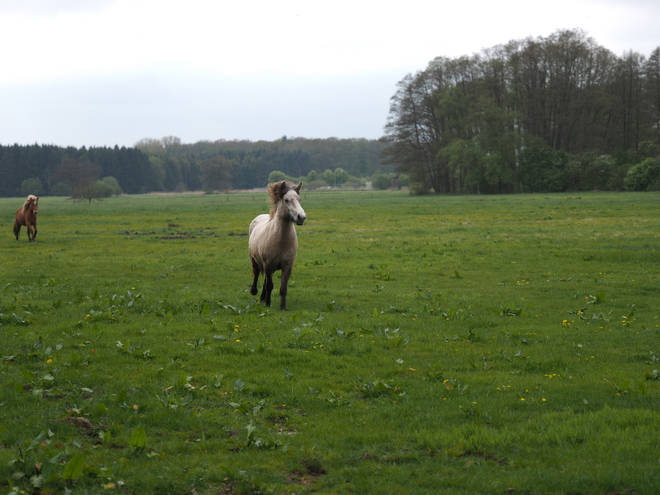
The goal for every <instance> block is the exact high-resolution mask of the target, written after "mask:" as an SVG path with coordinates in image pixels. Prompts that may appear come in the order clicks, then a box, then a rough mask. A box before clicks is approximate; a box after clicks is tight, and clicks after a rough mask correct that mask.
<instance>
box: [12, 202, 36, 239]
mask: <svg viewBox="0 0 660 495" xmlns="http://www.w3.org/2000/svg"><path fill="white" fill-rule="evenodd" d="M38 211H39V198H38V197H37V196H33V195H32V194H30V195H29V196H28V197H27V200H26V201H25V204H24V205H23V207H22V208H19V209H18V210H16V220H15V221H14V235H15V236H16V240H18V234H20V232H21V225H25V227H26V228H27V235H28V241H30V242H36V241H35V237H37V212H38Z"/></svg>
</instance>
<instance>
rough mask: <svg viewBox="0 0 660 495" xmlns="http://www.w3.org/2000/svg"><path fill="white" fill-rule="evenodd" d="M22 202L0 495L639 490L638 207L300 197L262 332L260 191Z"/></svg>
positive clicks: (646, 230)
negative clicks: (33, 218) (30, 221)
mask: <svg viewBox="0 0 660 495" xmlns="http://www.w3.org/2000/svg"><path fill="white" fill-rule="evenodd" d="M22 201H23V200H22V199H20V198H18V199H6V198H2V199H0V210H1V211H3V212H4V213H3V214H2V216H1V217H0V232H2V233H3V234H2V236H0V383H1V387H0V492H2V493H7V492H9V493H41V494H51V493H52V494H54V493H64V492H69V493H74V494H83V493H99V492H104V493H106V492H107V493H112V492H113V491H116V492H118V493H119V492H121V493H131V494H147V493H162V494H184V493H197V494H200V495H201V494H218V493H227V494H238V493H246V494H247V493H250V494H257V493H275V494H279V493H284V494H292V493H336V494H365V493H388V494H426V493H443V494H493V493H503V494H504V493H521V494H585V495H586V494H591V495H597V494H603V495H604V494H623V493H637V494H657V493H660V476H658V472H659V470H660V434H659V432H660V396H659V394H660V371H659V370H660V363H659V362H658V359H659V356H660V339H659V337H660V308H659V305H658V301H659V296H660V277H659V269H660V250H659V249H658V244H659V240H660V215H659V204H660V194H657V193H644V194H632V193H590V194H582V195H581V196H580V197H577V196H575V195H568V194H558V195H516V196H464V197H451V196H449V197H448V196H444V197H411V196H409V195H408V194H407V193H404V192H390V191H388V192H323V193H316V192H312V193H306V194H305V193H304V191H303V206H304V208H305V210H306V212H307V216H308V220H307V223H306V224H305V225H304V226H302V227H298V228H297V230H298V236H299V244H300V250H299V254H298V260H297V263H296V267H295V269H294V271H293V276H292V279H291V281H290V284H289V295H288V299H287V306H288V308H289V310H288V311H286V312H282V311H280V310H279V309H278V307H279V296H278V297H274V303H273V307H272V308H266V307H263V306H262V305H259V304H256V303H257V301H256V300H255V298H254V297H253V296H251V295H250V294H249V286H250V283H251V270H250V263H249V260H248V257H247V236H246V235H245V234H246V232H247V226H248V224H249V223H250V221H251V219H252V218H253V217H254V216H256V215H257V214H259V213H264V212H266V211H267V208H268V207H267V199H266V195H265V193H250V194H248V193H245V194H235V195H228V196H225V195H212V196H202V195H177V196H151V195H150V196H124V197H119V198H114V199H108V200H105V201H102V202H93V203H91V204H89V203H72V202H71V201H67V200H65V199H64V198H47V197H44V198H42V199H41V200H40V204H39V206H40V208H39V234H38V236H37V242H36V243H34V244H30V243H28V242H27V237H26V233H25V230H24V229H23V231H22V236H21V239H20V241H18V242H17V241H16V240H15V239H14V238H13V234H12V225H13V212H14V210H15V209H16V208H18V207H19V206H20V205H21V204H22ZM278 286H279V284H276V290H277V287H278ZM274 295H275V292H274Z"/></svg>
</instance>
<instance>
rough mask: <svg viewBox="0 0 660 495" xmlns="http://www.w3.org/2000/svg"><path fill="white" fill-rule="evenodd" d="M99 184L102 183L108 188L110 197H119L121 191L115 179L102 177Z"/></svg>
mask: <svg viewBox="0 0 660 495" xmlns="http://www.w3.org/2000/svg"><path fill="white" fill-rule="evenodd" d="M101 182H103V183H104V184H105V185H106V186H108V187H109V188H110V191H111V193H110V195H111V196H119V195H120V194H122V192H123V191H122V190H121V186H120V185H119V182H118V181H117V179H115V178H114V177H110V176H108V177H103V179H101Z"/></svg>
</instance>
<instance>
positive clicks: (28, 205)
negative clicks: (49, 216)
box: [23, 194, 39, 211]
mask: <svg viewBox="0 0 660 495" xmlns="http://www.w3.org/2000/svg"><path fill="white" fill-rule="evenodd" d="M38 200H39V198H38V197H36V196H35V195H34V194H30V195H29V196H28V197H27V199H26V200H25V204H23V211H27V209H28V208H29V207H30V203H32V202H33V201H38Z"/></svg>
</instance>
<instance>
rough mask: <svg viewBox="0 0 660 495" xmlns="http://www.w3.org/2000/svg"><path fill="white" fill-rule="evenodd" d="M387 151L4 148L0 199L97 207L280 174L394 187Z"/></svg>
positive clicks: (307, 144)
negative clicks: (33, 198)
mask: <svg viewBox="0 0 660 495" xmlns="http://www.w3.org/2000/svg"><path fill="white" fill-rule="evenodd" d="M386 146H387V143H386V142H385V141H383V140H380V141H378V140H366V139H336V138H330V139H304V138H286V137H282V138H281V139H278V140H276V141H272V142H270V141H258V142H252V141H224V140H219V141H213V142H211V141H200V142H197V143H194V144H183V143H181V140H180V139H179V138H177V137H165V138H162V139H149V138H147V139H143V140H141V141H139V142H138V143H136V144H135V146H134V147H128V148H127V147H121V148H120V147H118V146H115V147H114V148H109V147H101V148H85V147H83V148H74V147H66V148H64V147H58V146H55V145H39V144H34V145H27V146H25V145H18V144H14V145H12V146H0V196H2V197H14V196H25V195H27V194H37V195H43V194H45V195H57V196H62V195H67V196H71V197H74V198H87V199H89V200H91V199H92V198H98V197H104V196H109V195H112V194H120V193H122V192H123V193H127V194H138V193H148V192H155V191H166V192H169V191H176V192H182V191H187V190H191V191H196V190H206V191H225V190H230V189H252V188H255V187H265V186H266V185H267V184H268V181H269V178H270V176H271V174H272V173H273V172H274V171H275V172H278V173H279V174H283V175H284V176H286V177H287V178H293V179H296V180H298V179H300V180H304V181H305V182H308V183H309V182H311V181H316V184H315V185H316V186H328V185H334V184H335V183H336V178H335V174H336V173H338V171H341V172H342V174H339V175H337V176H338V177H341V179H340V180H342V179H343V183H346V182H347V181H348V179H349V178H350V179H352V180H354V181H358V178H364V177H371V176H375V177H379V178H381V179H382V178H384V177H387V179H386V180H385V182H388V181H389V180H390V176H392V175H393V171H394V166H393V165H388V164H383V163H382V162H381V158H380V157H381V153H382V151H383V149H384V148H385V147H386ZM317 171H318V173H317ZM329 171H331V172H332V178H331V174H329V173H328V172H329ZM343 173H346V174H347V178H345V179H344V175H343ZM386 174H389V175H386ZM276 176H277V177H279V175H277V174H276ZM381 183H383V181H382V180H381Z"/></svg>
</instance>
